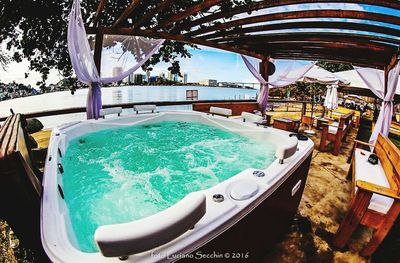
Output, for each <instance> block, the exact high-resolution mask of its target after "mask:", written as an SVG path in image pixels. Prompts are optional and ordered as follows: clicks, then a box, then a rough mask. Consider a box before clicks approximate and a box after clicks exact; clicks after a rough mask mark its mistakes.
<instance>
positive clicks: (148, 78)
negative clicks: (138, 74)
mask: <svg viewBox="0 0 400 263" xmlns="http://www.w3.org/2000/svg"><path fill="white" fill-rule="evenodd" d="M146 75H147V83H150V71H149V70H148V71H146Z"/></svg>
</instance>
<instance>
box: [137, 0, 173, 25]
mask: <svg viewBox="0 0 400 263" xmlns="http://www.w3.org/2000/svg"><path fill="white" fill-rule="evenodd" d="M173 2H174V0H164V1H162V2H160V3H159V4H158V5H157V6H156V7H155V8H153V9H151V10H150V11H149V12H148V13H146V14H144V15H143V16H142V17H141V18H140V19H139V20H137V21H136V22H135V23H134V24H133V28H139V27H140V26H142V25H143V24H144V23H146V22H147V21H150V19H152V18H153V17H154V16H155V15H156V14H159V13H160V12H161V11H163V10H164V9H166V8H167V7H168V6H169V5H171V4H172V3H173Z"/></svg>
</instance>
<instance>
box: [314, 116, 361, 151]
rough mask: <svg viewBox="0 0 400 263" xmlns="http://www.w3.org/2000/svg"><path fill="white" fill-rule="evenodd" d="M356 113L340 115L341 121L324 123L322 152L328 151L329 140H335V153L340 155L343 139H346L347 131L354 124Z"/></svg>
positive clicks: (320, 148)
mask: <svg viewBox="0 0 400 263" xmlns="http://www.w3.org/2000/svg"><path fill="white" fill-rule="evenodd" d="M353 115H354V113H349V114H345V115H343V116H342V117H340V119H339V122H334V123H332V124H327V123H323V124H321V126H322V133H321V141H320V144H319V150H320V151H321V152H324V151H326V146H327V144H328V142H329V141H331V142H333V150H332V154H333V155H339V151H340V146H341V144H342V141H343V140H345V138H346V135H347V133H348V132H349V131H350V129H351V126H352V120H353Z"/></svg>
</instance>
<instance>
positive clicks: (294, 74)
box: [241, 55, 314, 112]
mask: <svg viewBox="0 0 400 263" xmlns="http://www.w3.org/2000/svg"><path fill="white" fill-rule="evenodd" d="M241 56H242V59H243V61H244V64H245V65H246V67H247V68H248V69H249V71H250V72H251V74H252V75H253V76H254V77H255V78H256V79H257V80H258V81H259V82H260V84H261V92H260V95H259V96H258V100H257V102H258V104H259V107H260V110H261V111H262V112H265V111H266V109H267V105H268V95H269V85H270V86H272V87H284V86H288V85H290V84H293V83H295V82H296V81H297V80H299V79H301V78H302V77H303V76H304V75H305V74H306V73H307V72H308V71H309V70H310V69H311V68H312V66H313V65H314V64H313V63H309V64H306V65H304V64H300V63H296V62H291V63H289V64H288V65H287V66H286V67H285V68H284V70H281V69H278V71H277V72H276V73H275V74H274V75H273V76H272V78H271V80H270V81H268V82H267V81H266V80H265V79H264V78H263V76H261V74H260V71H259V64H260V61H259V60H257V59H255V58H252V57H248V56H245V55H241ZM296 64H297V65H296Z"/></svg>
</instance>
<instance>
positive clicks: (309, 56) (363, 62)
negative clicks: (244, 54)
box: [271, 52, 387, 69]
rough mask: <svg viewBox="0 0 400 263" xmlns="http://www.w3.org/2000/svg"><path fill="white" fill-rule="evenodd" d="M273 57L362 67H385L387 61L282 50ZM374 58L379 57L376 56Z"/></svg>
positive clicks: (273, 54)
mask: <svg viewBox="0 0 400 263" xmlns="http://www.w3.org/2000/svg"><path fill="white" fill-rule="evenodd" d="M271 57H272V58H274V59H289V60H293V59H294V58H295V59H299V60H313V61H317V60H322V61H329V62H334V63H349V64H352V65H358V66H362V67H377V68H380V69H383V68H384V67H385V65H387V63H385V62H382V61H381V60H375V61H371V60H369V58H360V57H359V58H354V56H339V55H337V54H322V53H304V52H298V53H295V52H290V53H289V52H282V53H271ZM374 59H377V58H376V57H374Z"/></svg>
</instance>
